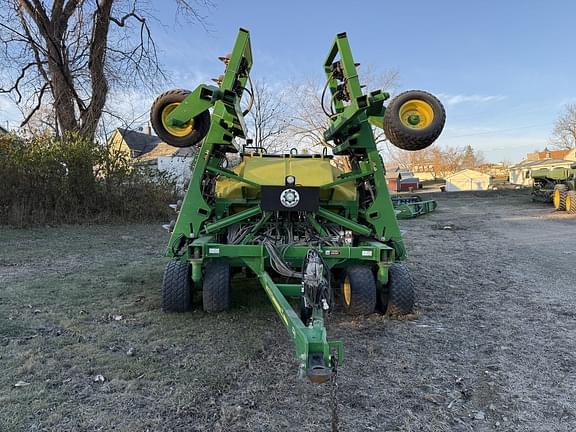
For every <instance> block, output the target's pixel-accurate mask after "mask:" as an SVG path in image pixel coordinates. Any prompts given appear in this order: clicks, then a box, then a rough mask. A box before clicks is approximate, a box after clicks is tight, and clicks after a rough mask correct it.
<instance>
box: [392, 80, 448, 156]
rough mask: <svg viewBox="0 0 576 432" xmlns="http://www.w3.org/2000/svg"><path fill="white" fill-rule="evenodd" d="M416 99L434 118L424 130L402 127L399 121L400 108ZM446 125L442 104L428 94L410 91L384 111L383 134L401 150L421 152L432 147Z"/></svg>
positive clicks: (396, 99)
mask: <svg viewBox="0 0 576 432" xmlns="http://www.w3.org/2000/svg"><path fill="white" fill-rule="evenodd" d="M412 99H417V100H422V101H424V102H426V103H427V104H428V105H430V106H431V107H432V112H433V113H434V118H433V119H432V122H431V123H430V124H429V125H428V126H427V127H425V128H422V129H412V128H410V127H408V126H406V125H404V124H403V123H402V121H401V119H400V107H402V105H404V103H406V102H407V101H409V100H412ZM444 123H446V111H445V110H444V107H443V106H442V103H441V102H440V101H439V100H438V99H437V98H436V97H435V96H433V95H431V94H430V93H427V92H425V91H421V90H410V91H406V92H404V93H400V94H399V95H398V96H396V97H395V98H394V99H392V101H391V102H390V103H389V104H388V106H387V107H386V110H385V111H384V133H385V134H386V138H388V140H390V142H391V143H392V144H394V145H395V146H396V147H398V148H401V149H402V150H410V151H416V150H422V149H425V148H426V147H428V146H430V145H432V143H434V141H436V139H437V138H438V137H439V136H440V134H441V133H442V129H444Z"/></svg>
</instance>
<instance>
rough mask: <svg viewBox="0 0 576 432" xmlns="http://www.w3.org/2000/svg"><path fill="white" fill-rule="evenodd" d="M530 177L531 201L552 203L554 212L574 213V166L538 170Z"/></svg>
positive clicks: (575, 203) (575, 183) (575, 204)
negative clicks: (531, 183)
mask: <svg viewBox="0 0 576 432" xmlns="http://www.w3.org/2000/svg"><path fill="white" fill-rule="evenodd" d="M530 176H531V177H532V180H533V185H532V199H533V200H535V201H543V202H552V203H553V204H554V208H555V209H556V210H559V211H564V210H566V211H567V212H568V213H576V164H573V165H572V166H571V167H570V168H552V169H550V168H540V169H537V170H533V171H532V172H531V173H530Z"/></svg>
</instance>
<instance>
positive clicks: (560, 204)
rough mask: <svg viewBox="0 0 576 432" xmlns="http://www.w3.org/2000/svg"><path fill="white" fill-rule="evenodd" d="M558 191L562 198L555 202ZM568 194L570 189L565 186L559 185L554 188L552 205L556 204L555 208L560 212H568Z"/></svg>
mask: <svg viewBox="0 0 576 432" xmlns="http://www.w3.org/2000/svg"><path fill="white" fill-rule="evenodd" d="M556 191H559V193H560V197H559V200H558V201H555V200H554V195H555V194H556ZM567 194H568V187H567V186H566V185H564V184H557V185H556V186H554V192H552V203H553V204H554V208H555V209H556V210H558V211H564V210H566V195H567Z"/></svg>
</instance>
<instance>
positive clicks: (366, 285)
mask: <svg viewBox="0 0 576 432" xmlns="http://www.w3.org/2000/svg"><path fill="white" fill-rule="evenodd" d="M376 291H377V290H376V279H375V278H374V273H373V272H372V269H371V268H370V267H369V266H365V265H351V266H348V267H347V268H346V270H344V272H343V274H342V278H341V282H340V297H341V299H342V306H343V307H344V311H345V312H346V313H347V314H349V315H368V314H371V313H373V312H374V310H375V309H376V295H377V292H376Z"/></svg>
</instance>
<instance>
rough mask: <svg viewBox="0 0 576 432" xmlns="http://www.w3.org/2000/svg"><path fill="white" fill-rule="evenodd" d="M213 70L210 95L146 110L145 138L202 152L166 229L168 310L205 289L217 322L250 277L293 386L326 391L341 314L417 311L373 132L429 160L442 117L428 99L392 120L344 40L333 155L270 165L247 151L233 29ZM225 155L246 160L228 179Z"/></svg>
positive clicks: (243, 51)
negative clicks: (220, 65)
mask: <svg viewBox="0 0 576 432" xmlns="http://www.w3.org/2000/svg"><path fill="white" fill-rule="evenodd" d="M220 59H221V60H222V61H223V62H224V63H225V66H226V67H225V73H224V75H223V76H221V77H220V78H219V79H218V80H217V83H218V85H216V86H215V85H204V84H202V85H199V86H198V87H197V88H196V89H195V90H193V91H191V92H189V91H185V90H171V91H168V92H166V93H164V94H162V95H160V96H159V97H158V98H157V99H156V100H155V102H154V104H153V105H152V109H151V114H150V116H151V123H152V126H153V127H154V129H155V131H156V133H157V134H158V136H159V137H160V138H162V139H163V140H164V141H165V142H166V143H168V144H171V145H173V146H178V147H186V146H193V145H197V146H199V149H198V156H197V158H196V159H195V162H194V164H193V167H192V168H193V169H192V176H191V180H190V184H189V187H188V189H187V191H186V194H185V196H184V198H183V200H182V202H181V203H180V204H178V205H177V206H175V207H176V211H177V218H176V220H175V222H174V223H172V224H171V226H170V229H171V232H172V234H171V237H170V240H169V243H168V249H167V255H168V256H169V257H170V258H171V260H170V262H169V263H168V265H167V267H166V271H165V274H164V282H163V292H162V302H163V308H164V309H165V310H168V311H185V310H188V309H190V308H191V307H192V298H193V292H194V291H196V290H198V291H200V290H201V291H202V304H203V308H204V310H205V311H206V312H222V311H225V310H227V309H229V308H230V304H231V295H232V289H231V279H232V276H233V274H234V273H235V272H238V271H241V270H242V269H244V270H249V271H251V272H252V273H254V274H255V275H256V277H257V279H258V280H259V282H260V284H261V285H262V287H263V288H264V291H265V292H266V294H267V295H268V297H269V298H270V301H271V303H272V305H273V307H274V309H275V310H276V312H277V313H278V315H279V317H280V319H281V321H282V323H283V324H284V326H285V327H286V329H287V330H288V334H289V336H290V337H291V338H292V340H293V342H294V346H295V351H296V358H297V361H298V363H299V367H300V371H301V374H302V375H303V376H307V377H308V378H310V380H311V381H313V382H325V381H327V380H328V379H329V378H330V376H331V373H332V368H333V366H334V364H335V363H336V362H337V361H339V362H342V360H343V346H342V343H341V342H339V341H329V340H328V339H327V335H326V328H325V325H324V318H325V314H326V313H327V312H328V311H330V310H332V309H333V308H334V307H335V306H336V305H337V304H338V305H340V306H341V307H342V308H343V310H344V311H345V312H346V313H349V314H353V315H366V314H370V313H373V312H374V311H375V309H376V307H377V305H379V307H381V309H382V310H383V311H384V312H387V313H388V314H392V315H401V314H407V313H410V312H411V311H412V308H413V304H414V283H413V281H412V278H411V276H410V274H409V273H408V270H407V269H406V267H404V266H403V265H402V264H401V262H402V261H404V260H405V258H406V249H405V247H404V242H403V240H402V236H401V234H400V229H399V227H398V222H397V220H396V214H395V210H394V206H393V204H392V201H391V199H390V195H389V193H388V190H387V187H386V179H385V170H384V165H383V163H382V159H381V157H380V155H379V153H378V150H377V148H376V143H375V140H374V135H373V131H372V128H373V127H380V128H384V131H385V133H386V135H387V137H388V139H389V140H390V142H392V143H393V144H394V145H396V146H398V147H400V148H403V149H406V150H419V149H423V148H425V147H427V146H429V145H431V144H432V143H433V142H434V141H435V140H436V138H437V137H438V136H439V135H440V133H441V131H442V128H443V126H444V122H445V112H444V108H443V107H442V105H441V104H440V102H439V101H438V100H437V99H436V98H435V97H434V96H432V95H430V94H429V93H426V92H422V91H408V92H405V93H402V94H400V95H399V96H397V97H395V98H394V99H393V100H392V101H391V102H390V103H389V104H388V106H387V107H385V105H384V102H385V101H386V100H387V99H388V98H389V95H388V94H387V93H385V92H384V91H382V90H375V91H372V92H370V93H367V94H365V93H364V92H363V91H362V86H361V85H360V81H359V78H358V73H357V66H358V65H357V64H356V63H354V60H353V58H352V53H351V51H350V46H349V44H348V38H347V36H346V34H345V33H340V34H338V35H337V37H336V39H335V41H334V43H333V45H332V47H331V48H330V51H329V53H328V56H327V58H326V60H325V62H324V65H323V66H324V73H325V75H326V90H328V91H329V93H330V104H329V108H325V112H326V114H327V116H328V123H329V126H328V127H327V129H326V131H325V132H324V138H325V140H326V142H328V143H330V147H331V154H328V151H324V152H323V153H322V154H308V153H306V154H298V153H297V151H296V150H293V151H291V152H290V153H288V154H267V153H266V152H265V151H264V150H263V149H262V148H261V146H259V143H255V144H254V145H252V142H251V141H250V140H249V139H248V137H247V129H246V126H245V123H244V115H246V112H243V110H242V108H241V107H240V101H241V99H242V96H243V95H244V94H245V93H246V94H247V95H248V96H251V94H252V92H251V91H250V85H251V83H250V79H249V74H250V69H251V67H252V51H251V47H250V37H249V33H248V31H246V30H243V29H240V31H239V33H238V36H237V39H236V42H235V45H234V48H233V50H232V52H231V53H230V54H229V55H227V56H225V57H221V58H220ZM247 87H248V88H247ZM326 99H328V98H326ZM239 140H245V144H244V145H240V144H239V143H238V141H239ZM231 153H240V163H239V164H238V165H237V166H235V167H233V168H232V167H229V166H228V164H227V154H231ZM334 156H342V157H344V158H347V159H348V162H349V164H348V165H349V166H350V167H351V169H347V170H346V171H345V170H342V169H339V168H337V166H336V164H335V163H334V159H333V158H334Z"/></svg>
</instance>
